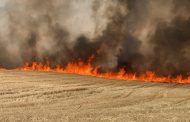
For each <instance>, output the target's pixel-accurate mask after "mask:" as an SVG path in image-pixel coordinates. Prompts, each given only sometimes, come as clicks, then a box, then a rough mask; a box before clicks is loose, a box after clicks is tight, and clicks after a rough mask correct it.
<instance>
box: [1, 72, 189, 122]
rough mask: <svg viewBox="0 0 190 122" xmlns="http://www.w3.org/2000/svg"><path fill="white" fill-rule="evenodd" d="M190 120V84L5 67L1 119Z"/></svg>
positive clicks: (8, 121) (19, 121)
mask: <svg viewBox="0 0 190 122" xmlns="http://www.w3.org/2000/svg"><path fill="white" fill-rule="evenodd" d="M62 121H63V122H130V121H134V122H136V121H139V122H143V121H144V122H145V121H146V122H148V121H150V122H152V121H154V122H156V121H158V122H161V121H164V122H165V121H168V122H169V121H190V85H188V84H175V83H171V84H167V83H151V82H141V81H117V80H106V79H101V78H95V77H88V76H80V75H71V74H63V73H47V72H23V71H6V70H0V122H62Z"/></svg>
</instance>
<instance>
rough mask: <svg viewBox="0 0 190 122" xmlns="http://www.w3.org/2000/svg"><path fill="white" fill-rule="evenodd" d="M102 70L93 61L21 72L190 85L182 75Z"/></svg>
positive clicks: (28, 67) (34, 66)
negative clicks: (101, 71)
mask: <svg viewBox="0 0 190 122" xmlns="http://www.w3.org/2000/svg"><path fill="white" fill-rule="evenodd" d="M99 69H101V67H100V66H96V67H93V66H92V64H91V61H90V60H89V61H88V63H84V62H83V61H78V62H71V63H69V64H68V65H67V66H66V67H64V68H63V67H62V66H61V65H57V66H56V67H55V68H52V67H51V66H50V65H49V63H39V62H33V63H32V64H31V65H29V63H25V65H24V67H23V68H19V70H24V71H46V72H59V73H69V74H79V75H86V76H94V77H99V78H106V79H117V80H140V81H149V82H175V83H190V76H188V77H186V78H183V77H182V75H178V76H177V77H170V76H167V77H165V76H158V75H156V73H154V72H152V71H147V72H146V73H144V74H141V75H136V73H127V72H126V71H125V69H124V68H121V69H120V70H119V71H118V72H112V71H110V72H106V73H100V72H98V70H99Z"/></svg>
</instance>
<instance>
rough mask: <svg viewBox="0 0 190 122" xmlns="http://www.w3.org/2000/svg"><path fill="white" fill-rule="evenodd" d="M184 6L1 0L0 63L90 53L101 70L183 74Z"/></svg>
mask: <svg viewBox="0 0 190 122" xmlns="http://www.w3.org/2000/svg"><path fill="white" fill-rule="evenodd" d="M189 11H190V1H189V0H180V1H179V0H167V1H165V0H157V1H152V0H140V1H139V0H117V1H116V0H31V1H29V0H2V1H1V2H0V17H1V19H0V66H1V67H5V68H14V67H19V66H22V65H23V63H24V62H33V61H44V60H48V61H49V62H50V63H51V65H56V64H61V65H63V66H65V65H66V64H67V63H68V62H71V61H73V60H78V59H80V60H83V61H87V60H88V58H89V57H90V56H91V55H95V59H94V62H93V63H94V65H100V66H102V69H103V70H104V71H106V70H118V69H119V68H121V67H125V68H126V70H127V71H129V72H137V73H143V72H145V71H148V70H151V71H155V72H156V73H157V74H160V75H176V74H183V75H187V74H188V73H189V72H190V65H189V62H190V55H189V54H190V13H189ZM97 50H99V52H97Z"/></svg>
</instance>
